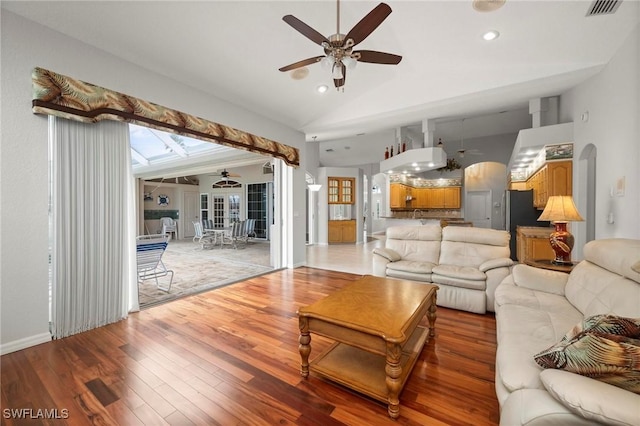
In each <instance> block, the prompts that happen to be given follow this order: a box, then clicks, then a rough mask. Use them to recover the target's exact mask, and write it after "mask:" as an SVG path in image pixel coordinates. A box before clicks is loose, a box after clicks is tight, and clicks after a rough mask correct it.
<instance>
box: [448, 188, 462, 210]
mask: <svg viewBox="0 0 640 426" xmlns="http://www.w3.org/2000/svg"><path fill="white" fill-rule="evenodd" d="M443 189H444V208H445V209H459V208H460V206H461V204H462V203H461V202H460V187H459V186H452V187H449V188H443Z"/></svg>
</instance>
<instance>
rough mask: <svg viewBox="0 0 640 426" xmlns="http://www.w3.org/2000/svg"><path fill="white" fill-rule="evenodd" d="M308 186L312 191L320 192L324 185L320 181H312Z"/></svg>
mask: <svg viewBox="0 0 640 426" xmlns="http://www.w3.org/2000/svg"><path fill="white" fill-rule="evenodd" d="M307 188H309V191H311V192H318V191H320V188H322V185H321V184H319V183H310V184H308V185H307Z"/></svg>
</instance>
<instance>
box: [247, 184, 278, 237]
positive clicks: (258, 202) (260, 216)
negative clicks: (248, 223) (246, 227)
mask: <svg viewBox="0 0 640 426" xmlns="http://www.w3.org/2000/svg"><path fill="white" fill-rule="evenodd" d="M271 187H272V183H271V182H265V183H252V184H248V185H247V219H255V220H256V226H255V233H256V238H264V239H268V238H269V234H268V231H269V225H270V224H271V221H270V216H271V210H272V209H270V208H269V205H270V204H271V197H270V196H269V194H270V192H271V191H270V189H271Z"/></svg>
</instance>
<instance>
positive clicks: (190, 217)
mask: <svg viewBox="0 0 640 426" xmlns="http://www.w3.org/2000/svg"><path fill="white" fill-rule="evenodd" d="M199 197H200V194H199V193H198V192H185V193H184V197H183V199H184V203H183V206H184V215H183V217H182V231H181V232H180V236H181V237H182V238H192V237H193V236H194V235H196V232H195V229H193V221H200V219H199V217H198V216H199V208H198V207H199V206H198V198H199Z"/></svg>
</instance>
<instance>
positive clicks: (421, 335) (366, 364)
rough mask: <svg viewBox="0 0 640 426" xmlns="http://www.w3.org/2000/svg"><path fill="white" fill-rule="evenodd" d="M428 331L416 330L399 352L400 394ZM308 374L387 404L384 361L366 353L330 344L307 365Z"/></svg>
mask: <svg viewBox="0 0 640 426" xmlns="http://www.w3.org/2000/svg"><path fill="white" fill-rule="evenodd" d="M428 339H429V329H428V328H425V327H421V326H418V327H416V329H415V330H414V332H413V334H412V335H411V337H410V338H409V339H408V340H407V342H406V343H405V345H404V346H403V348H402V356H401V358H400V365H401V367H402V373H401V375H400V382H401V385H400V392H402V389H404V385H405V383H406V381H407V379H408V378H409V374H411V370H412V369H413V366H414V365H415V363H416V361H417V359H418V357H419V356H420V352H422V348H423V347H424V344H425V342H426V341H427V340H428ZM310 367H311V370H312V371H313V372H315V373H317V374H318V375H320V376H322V377H325V378H327V379H329V380H331V381H334V382H336V383H339V384H341V385H343V386H346V387H348V388H350V389H353V390H355V391H357V392H360V393H362V394H364V395H367V396H369V397H371V398H373V399H376V400H378V401H382V402H385V403H389V392H388V389H387V385H386V378H387V375H386V372H385V367H386V357H385V356H384V355H380V354H376V353H372V352H367V351H365V350H363V349H359V348H356V347H354V346H350V345H348V344H345V343H338V342H337V343H334V344H333V345H332V346H330V347H329V348H328V349H326V350H325V351H324V352H322V353H321V354H320V355H318V356H317V357H316V358H315V359H314V360H313V361H312V362H311V363H310Z"/></svg>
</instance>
